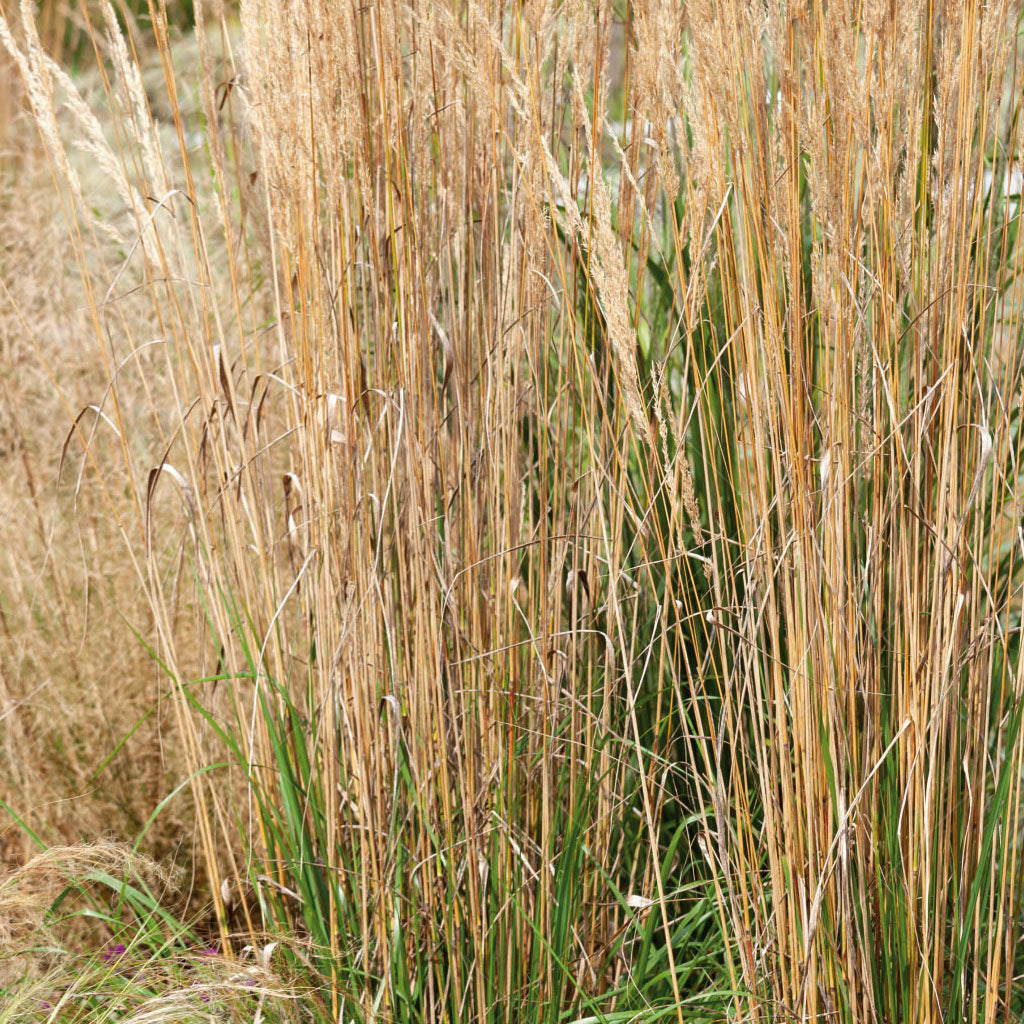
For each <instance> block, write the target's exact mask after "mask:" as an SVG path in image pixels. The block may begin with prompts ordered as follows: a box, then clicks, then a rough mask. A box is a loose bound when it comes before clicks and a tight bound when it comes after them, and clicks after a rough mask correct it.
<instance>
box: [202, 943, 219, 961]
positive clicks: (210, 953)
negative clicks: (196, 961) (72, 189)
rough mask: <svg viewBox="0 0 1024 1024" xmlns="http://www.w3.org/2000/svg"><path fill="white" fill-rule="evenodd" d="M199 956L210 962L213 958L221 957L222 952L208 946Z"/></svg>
mask: <svg viewBox="0 0 1024 1024" xmlns="http://www.w3.org/2000/svg"><path fill="white" fill-rule="evenodd" d="M199 955H200V956H201V957H203V958H205V959H207V960H208V959H209V958H210V957H211V956H220V950H219V949H218V948H217V947H216V946H206V947H204V948H203V949H201V950H200V951H199Z"/></svg>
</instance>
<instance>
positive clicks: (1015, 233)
mask: <svg viewBox="0 0 1024 1024" xmlns="http://www.w3.org/2000/svg"><path fill="white" fill-rule="evenodd" d="M5 10H6V8H5ZM91 11H95V13H94V14H93V13H90V12H91ZM119 13H120V14H123V12H118V11H116V10H115V9H114V8H113V7H112V6H111V5H110V4H109V3H106V2H105V0H104V2H101V3H100V4H98V5H97V7H96V8H92V7H91V6H90V7H89V8H83V17H84V18H85V19H86V25H87V31H88V32H89V34H90V38H91V39H92V40H93V42H94V44H95V47H96V52H97V58H98V62H97V72H96V73H97V75H98V80H99V82H100V84H101V93H100V95H101V96H102V101H103V102H102V104H98V103H95V102H93V103H90V102H87V101H86V99H85V98H83V96H82V95H81V94H80V91H79V87H78V85H77V84H76V81H75V79H74V78H73V77H71V76H69V75H68V74H67V73H66V72H65V71H64V70H63V69H62V68H61V65H60V63H59V62H58V61H55V60H54V59H53V58H51V57H49V56H48V55H47V53H46V49H45V47H44V45H43V41H42V39H41V37H40V35H39V33H38V31H37V29H36V27H35V22H34V15H33V10H32V8H31V6H30V5H28V4H27V3H26V4H23V5H22V6H21V8H20V16H19V17H18V18H15V16H14V12H13V10H12V11H9V12H8V13H5V14H3V15H0V42H2V43H3V45H4V47H5V48H6V50H7V52H8V54H9V55H10V59H11V60H12V62H13V64H14V65H15V66H16V68H17V69H18V73H19V75H20V77H21V81H22V88H23V92H24V95H25V97H26V102H27V103H28V104H29V108H30V111H31V116H32V118H33V120H34V123H35V125H36V127H37V129H38V132H39V136H40V139H41V142H42V144H43V146H44V147H45V151H46V153H47V155H48V158H49V162H50V166H51V167H52V169H53V182H54V195H55V197H57V199H58V201H59V211H60V214H61V216H62V218H63V221H64V223H65V225H66V227H67V237H68V241H67V243H66V249H65V252H66V253H67V254H68V258H69V259H74V261H75V263H76V264H77V267H78V271H79V274H80V284H79V289H78V295H79V296H80V302H81V304H82V306H83V307H84V308H85V310H86V315H87V319H88V321H89V323H90V325H91V334H90V338H89V341H88V343H87V342H86V341H85V340H84V339H82V340H81V341H80V342H79V343H80V344H82V345H83V346H84V345H86V344H88V346H89V348H88V351H89V352H90V358H91V359H92V361H93V365H94V366H95V367H98V368H100V372H101V376H102V379H103V380H104V381H105V386H104V387H103V388H102V389H99V390H98V391H97V393H96V394H94V395H92V396H91V397H90V398H89V399H88V400H87V401H85V402H82V401H80V400H76V399H75V398H74V397H73V395H72V389H71V387H70V385H69V382H68V380H67V376H66V373H65V372H64V370H63V366H62V357H61V356H60V355H59V353H58V354H55V353H53V352H48V351H44V350H43V349H42V348H41V347H40V348H39V355H40V356H42V360H43V362H44V363H45V364H46V365H47V368H48V371H49V373H50V375H51V378H52V379H53V381H54V383H55V386H56V388H57V390H58V392H59V393H60V394H61V396H62V398H63V402H64V406H65V408H66V424H67V430H68V433H67V435H66V437H67V440H66V442H65V444H64V446H63V448H62V451H61V456H60V465H59V467H58V474H57V475H58V476H59V477H60V478H61V479H63V478H64V475H65V474H66V473H67V472H69V471H70V470H71V468H72V463H73V465H74V467H75V468H74V472H75V473H77V474H78V475H79V476H80V478H81V479H82V480H83V481H84V480H85V479H88V480H89V481H90V483H89V492H88V494H87V495H86V494H85V493H84V491H83V492H82V493H81V494H80V495H78V498H77V500H76V505H77V506H78V509H79V514H82V513H83V510H84V509H85V508H87V507H88V508H91V509H94V510H96V511H95V512H94V513H93V514H94V515H102V517H103V520H104V521H105V522H106V523H107V524H108V525H109V527H110V529H111V531H112V533H113V535H114V536H116V537H117V538H119V539H120V541H121V542H122V543H121V550H122V551H123V563H122V564H123V566H124V569H125V570H126V571H128V572H130V573H131V574H132V575H133V578H134V581H135V582H134V584H133V585H134V586H135V587H136V588H137V590H136V594H135V597H134V598H133V604H132V606H131V608H130V609H129V608H128V607H126V608H125V609H124V610H125V611H126V613H127V617H128V618H129V620H130V622H131V625H132V627H133V628H134V629H135V632H136V635H137V637H138V640H139V643H140V649H145V650H146V651H148V652H149V654H150V656H151V657H152V660H153V664H154V665H156V666H158V667H159V671H160V673H161V675H162V679H161V682H160V687H159V689H160V697H159V706H160V708H161V709H162V715H161V720H162V730H163V731H162V732H161V743H162V744H163V745H165V746H169V745H170V746H173V748H174V751H175V757H176V758H177V759H178V762H177V763H179V764H180V765H182V766H183V768H182V771H181V775H180V779H181V780H185V779H187V780H188V786H189V792H190V795H191V813H192V814H193V815H194V822H195V827H194V831H193V848H192V849H193V852H194V855H195V857H196V860H197V862H198V865H199V867H198V869H197V870H198V872H199V881H200V882H201V885H202V886H203V888H204V891H205V892H206V893H207V894H208V895H209V898H210V899H212V901H213V905H214V911H213V915H214V916H213V919H212V921H211V927H212V928H213V929H215V930H216V932H217V933H218V935H217V939H218V943H219V944H220V946H222V947H223V948H231V947H232V944H233V943H234V944H235V945H238V943H239V941H240V940H239V935H245V934H248V935H250V936H252V937H253V941H251V942H250V944H251V945H253V944H255V936H257V935H260V934H262V933H263V932H265V931H266V930H273V931H275V932H281V933H283V934H287V935H290V936H292V937H293V938H294V939H295V940H296V941H295V948H296V949H297V950H300V949H301V952H295V953H291V954H288V955H290V956H292V957H293V966H294V967H295V968H296V969H305V970H306V971H307V972H308V974H307V977H309V978H313V979H316V980H315V982H313V984H315V986H316V989H317V992H318V993H319V995H318V997H317V998H318V999H320V1000H322V1002H320V1003H319V1004H317V1005H320V1006H321V1008H322V1012H323V1014H324V1015H325V1016H324V1019H328V1018H329V1019H331V1020H345V1021H348V1020H359V1021H379V1020H389V1021H409V1022H424V1024H425V1022H435V1021H455V1020H459V1021H462V1020H473V1021H480V1022H484V1021H487V1022H492V1021H493V1022H499V1021H502V1022H511V1021H517V1022H518V1021H536V1022H541V1021H544V1022H549V1021H550V1022H555V1021H563V1020H588V1021H590V1020H600V1021H627V1020H629V1021H632V1020H645V1021H647V1020H650V1021H653V1020H661V1019H665V1020H677V1021H679V1022H680V1024H682V1022H683V1021H686V1022H691V1021H701V1020H706V1021H719V1020H734V1021H750V1022H752V1021H760V1020H779V1021H801V1022H802V1021H818V1020H842V1021H848V1022H856V1024H860V1022H871V1024H875V1022H877V1024H882V1022H888V1021H914V1022H922V1024H925V1022H929V1024H931V1022H938V1021H945V1020H951V1019H956V1020H969V1021H971V1022H976V1021H984V1022H985V1024H989V1022H995V1021H1002V1020H1007V1021H1008V1020H1011V1019H1015V1018H1016V1017H1017V1016H1018V1015H1019V1014H1020V1013H1022V1012H1024V993H1022V989H1021V986H1020V983H1019V980H1018V979H1019V977H1020V976H1021V950H1020V948H1019V946H1020V944H1019V942H1018V937H1019V935H1020V926H1019V922H1020V913H1021V908H1020V898H1021V870H1022V867H1021V858H1020V856H1019V854H1020V842H1021V835H1022V829H1021V825H1022V822H1021V793H1020V784H1021V779H1022V777H1024V776H1022V764H1021V759H1022V754H1024V737H1022V736H1021V710H1022V708H1024V701H1022V698H1024V693H1022V688H1024V675H1022V673H1024V665H1022V663H1021V658H1020V639H1019V636H1020V626H1021V593H1022V590H1021V586H1022V578H1021V568H1022V558H1024V536H1022V534H1021V529H1020V522H1021V515H1022V508H1021V501H1022V494H1024V492H1022V487H1021V483H1022V479H1021V470H1020V467H1019V452H1020V449H1019V445H1020V436H1019V418H1020V413H1021V402H1020V393H1021V387H1022V378H1021V366H1022V353H1024V347H1022V340H1024V339H1022V323H1024V321H1022V303H1021V295H1020V287H1021V285H1020V281H1021V277H1020V266H1019V264H1020V260H1021V253H1020V245H1019V225H1020V195H1019V191H1020V186H1019V181H1020V163H1019V161H1020V160H1021V159H1022V146H1021V142H1022V138H1021V132H1022V122H1021V118H1020V113H1021V110H1020V96H1021V95H1022V91H1024V80H1022V79H1024V74H1022V70H1021V61H1020V58H1021V35H1020V32H1021V24H1020V19H1021V11H1020V8H1019V5H1015V4H1013V3H1009V2H995V3H991V4H986V5H981V4H977V3H972V2H969V0H949V2H940V0H929V2H928V3H921V4H912V3H905V4H900V5H895V6H893V5H883V4H865V5H843V4H822V3H818V2H814V0H807V2H805V3H799V4H795V5H793V4H786V5H781V4H777V3H767V4H761V3H757V4H755V3H747V2H743V0H725V2H722V3H706V2H694V3H688V4H686V5H678V4H675V3H670V2H663V0H642V2H640V0H635V2H631V3H629V4H627V5H626V6H625V7H624V8H623V9H619V8H617V7H614V6H613V5H609V4H603V3H602V4H597V5H593V6H591V5H583V4H579V3H575V2H568V3H563V4H554V3H548V2H544V0H536V2H532V0H531V2H528V3H524V4H521V5H517V6H512V7H504V6H502V5H498V6H494V5H491V6H487V7H485V6H482V5H480V4H478V3H477V2H476V0H465V2H461V0H460V2H457V3H453V4H451V5H436V4H425V5H424V4H415V3H414V4H404V3H400V2H382V3H375V4H355V3H343V4H341V5H338V4H336V3H328V2H326V0H310V2H308V3H307V4H305V5H303V6H302V8H301V10H300V9H298V8H296V7H294V6H293V5H289V4H287V3H283V2H281V0H241V2H240V3H239V5H238V7H237V11H231V12H229V11H227V10H226V9H225V8H224V7H223V5H221V4H210V5H203V4H200V5H197V6H196V8H195V11H194V17H195V37H196V45H197V50H196V52H197V57H198V63H199V70H198V72H197V73H196V74H194V75H191V76H183V75H181V74H180V73H178V72H176V69H175V61H176V59H177V54H178V51H177V50H176V48H175V46H173V45H172V37H171V35H170V34H169V32H168V30H167V28H166V18H165V16H164V12H163V8H162V7H158V6H157V5H155V4H150V5H149V8H148V25H149V27H148V28H147V30H146V32H145V33H143V35H144V36H145V38H144V40H143V38H142V36H140V35H139V33H138V32H136V33H133V34H132V35H130V36H127V37H126V36H124V35H123V34H122V29H121V26H122V25H123V24H124V20H125V19H124V18H123V17H119ZM15 22H17V28H15V27H14V23H15ZM137 37H138V38H137ZM143 43H144V44H145V45H144V46H143ZM140 54H141V56H140ZM146 54H148V59H150V60H152V61H156V62H157V63H158V64H159V67H160V68H161V69H162V73H163V85H162V88H161V89H159V90H156V91H158V92H159V93H160V98H159V99H155V98H154V92H155V91H154V89H153V88H152V86H149V87H147V86H146V85H144V83H143V77H142V74H141V71H140V67H139V61H140V59H145V56H146ZM97 169H98V170H99V171H100V177H99V180H97V175H96V170H97ZM1015 182H1016V183H1017V184H1016V191H1014V183H1015ZM5 216H8V214H6V213H5ZM9 275H10V272H9V271H7V272H6V273H5V276H4V293H5V296H7V298H8V299H12V298H13V293H14V289H13V288H12V286H11V284H9V283H8V277H9ZM18 309H19V310H21V309H22V307H21V306H20V305H19V306H18ZM19 322H21V323H23V324H27V318H26V316H25V315H24V313H22V315H21V319H20V321H19ZM26 329H29V328H28V327H26ZM18 713H19V714H20V713H21V712H20V710H19V711H18ZM13 799H14V797H13V796H12V800H13ZM162 807H163V804H161V808H162ZM150 824H151V822H150V821H147V827H149V825H150ZM159 828H160V825H159V823H158V824H157V825H156V828H155V831H154V835H156V834H157V833H158V831H159ZM311 1012H312V1011H311ZM317 1012H320V1011H317Z"/></svg>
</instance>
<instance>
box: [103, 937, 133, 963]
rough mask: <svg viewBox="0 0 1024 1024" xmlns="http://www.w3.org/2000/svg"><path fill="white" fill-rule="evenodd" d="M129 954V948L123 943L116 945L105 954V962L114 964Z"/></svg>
mask: <svg viewBox="0 0 1024 1024" xmlns="http://www.w3.org/2000/svg"><path fill="white" fill-rule="evenodd" d="M127 952H128V947H127V946H126V945H125V944H124V943H123V942H118V943H115V944H114V945H113V946H111V947H110V949H108V950H106V951H105V952H104V954H103V962H104V963H107V964H109V963H114V962H115V961H117V960H120V959H121V957H123V956H124V955H125V953H127Z"/></svg>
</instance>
